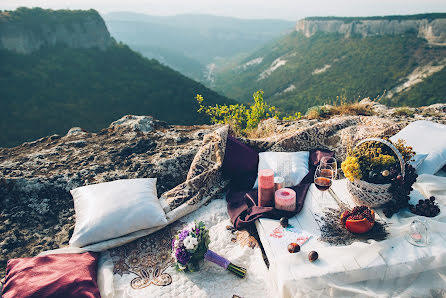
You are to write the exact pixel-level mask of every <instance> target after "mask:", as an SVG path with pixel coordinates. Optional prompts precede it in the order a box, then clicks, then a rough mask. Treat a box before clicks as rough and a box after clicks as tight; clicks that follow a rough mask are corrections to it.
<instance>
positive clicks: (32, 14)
mask: <svg viewBox="0 0 446 298" xmlns="http://www.w3.org/2000/svg"><path fill="white" fill-rule="evenodd" d="M111 42H112V39H111V37H110V33H109V32H108V30H107V27H106V26H105V23H104V20H103V19H102V18H101V16H100V15H99V14H98V13H97V12H96V11H94V10H89V11H65V10H64V11H51V10H43V9H38V8H34V9H28V8H19V9H18V10H16V11H12V12H3V13H0V48H4V49H7V50H11V51H15V52H18V53H22V54H29V53H32V52H34V51H37V50H39V49H40V48H42V47H45V46H54V45H59V44H60V45H65V46H68V47H72V48H100V49H105V48H107V47H108V46H109V45H110V44H111Z"/></svg>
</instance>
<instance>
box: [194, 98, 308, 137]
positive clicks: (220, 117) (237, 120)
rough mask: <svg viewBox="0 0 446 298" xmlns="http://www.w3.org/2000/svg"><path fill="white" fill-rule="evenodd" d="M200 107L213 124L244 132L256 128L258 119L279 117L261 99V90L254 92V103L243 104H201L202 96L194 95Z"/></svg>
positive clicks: (275, 110)
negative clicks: (226, 125)
mask: <svg viewBox="0 0 446 298" xmlns="http://www.w3.org/2000/svg"><path fill="white" fill-rule="evenodd" d="M195 99H196V100H197V102H198V104H199V105H200V108H199V109H198V111H197V112H198V113H205V114H206V115H209V116H211V122H212V123H214V124H229V125H231V127H232V128H233V129H234V131H236V132H238V133H241V134H246V132H248V131H250V130H253V129H255V128H257V126H258V125H259V123H260V121H262V120H265V119H268V118H274V119H280V118H279V116H280V112H279V111H278V110H277V108H276V107H275V106H270V105H268V104H267V103H266V102H265V101H264V100H263V90H258V91H256V92H254V94H253V99H254V104H252V105H249V106H245V105H243V104H235V105H229V106H228V105H218V104H217V105H215V106H205V105H203V101H204V98H203V96H201V95H200V94H197V96H195ZM300 117H301V113H296V114H295V115H291V116H286V117H284V118H283V120H295V119H299V118H300Z"/></svg>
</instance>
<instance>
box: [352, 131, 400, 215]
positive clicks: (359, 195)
mask: <svg viewBox="0 0 446 298" xmlns="http://www.w3.org/2000/svg"><path fill="white" fill-rule="evenodd" d="M370 141H375V142H380V143H383V144H385V145H386V146H388V147H389V148H390V149H392V151H393V152H395V154H396V156H397V157H398V160H399V162H400V166H401V175H402V176H403V178H404V174H405V169H406V166H405V162H404V158H403V156H402V155H401V153H400V152H399V151H398V149H396V147H395V146H394V145H393V144H392V143H390V142H388V141H386V140H383V139H378V138H370V139H365V140H362V141H361V142H359V143H358V144H357V145H356V147H357V146H359V145H361V144H363V143H365V142H370ZM390 185H391V184H390V183H387V184H374V183H370V182H366V181H363V180H358V179H355V180H354V181H350V180H348V182H347V189H348V192H349V193H350V195H351V196H352V199H353V201H354V202H355V203H356V204H357V205H366V206H368V207H373V208H374V207H379V206H382V205H384V204H385V203H387V202H389V201H390V200H392V194H391V193H390V192H389V188H390Z"/></svg>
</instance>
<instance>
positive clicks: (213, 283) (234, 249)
mask: <svg viewBox="0 0 446 298" xmlns="http://www.w3.org/2000/svg"><path fill="white" fill-rule="evenodd" d="M194 220H197V221H200V220H201V221H203V222H205V223H206V225H207V227H208V228H209V235H210V239H211V242H210V244H209V248H210V249H212V250H213V251H214V252H216V253H218V254H219V255H221V256H223V257H225V258H227V259H228V260H230V261H231V262H232V263H234V264H236V265H239V266H242V267H245V268H246V269H247V270H248V273H247V275H246V277H245V278H244V279H240V278H238V277H236V276H235V275H233V274H231V273H230V272H229V271H226V270H224V269H223V268H221V267H219V266H217V265H215V264H213V263H211V262H207V261H204V262H203V263H202V264H201V265H202V266H201V269H200V271H199V272H193V273H183V272H178V271H176V269H175V268H174V266H173V265H171V266H168V267H167V268H165V269H164V271H162V274H161V275H164V276H167V275H168V276H170V284H167V283H166V284H162V283H160V282H156V281H155V282H146V283H145V282H144V276H141V272H142V271H140V272H136V271H137V270H134V271H135V272H127V273H124V274H118V273H116V269H115V274H114V275H112V274H113V265H114V266H115V267H116V266H118V267H120V266H121V265H120V263H119V260H118V258H117V255H116V254H113V253H111V254H110V255H112V256H111V258H110V255H108V253H105V254H103V256H102V258H101V265H100V270H99V274H98V276H99V277H101V283H100V285H101V286H102V288H101V296H102V297H103V298H105V297H107V298H109V297H117V298H120V297H232V296H233V295H238V296H240V297H272V296H273V295H271V294H268V291H267V289H268V287H267V285H266V284H265V279H266V276H267V268H266V265H265V263H264V261H263V258H262V253H261V250H260V248H259V247H256V248H254V249H253V248H250V247H241V246H240V244H239V243H234V242H232V241H231V239H232V238H234V234H233V233H231V231H229V230H227V229H226V226H227V225H230V224H231V223H230V220H229V218H228V215H227V212H226V200H224V199H217V200H213V201H212V202H211V203H209V205H207V206H203V207H201V208H200V209H198V210H197V211H195V212H193V213H191V214H190V215H188V216H186V217H184V218H183V219H182V220H181V222H182V224H181V225H178V226H177V228H178V229H180V228H181V227H182V225H186V224H189V223H192V222H193V221H194ZM149 237H150V236H149ZM140 241H141V240H140ZM168 242H169V244H168V245H169V246H170V239H168ZM147 244H149V242H147ZM168 253H170V251H169V252H168ZM158 256H159V257H160V258H162V257H163V254H159V255H158ZM137 257H138V256H135V258H137ZM139 257H143V255H142V254H141V255H140V256H139ZM112 260H114V263H113V261H112ZM129 260H130V262H133V261H132V259H131V258H130V259H129ZM134 262H135V265H136V266H135V268H137V267H138V266H137V264H136V263H138V262H139V263H140V264H143V263H144V260H141V259H135V261H134ZM153 268H154V269H153V270H156V267H153ZM150 271H151V269H149V270H146V273H145V274H147V275H146V276H145V277H146V278H147V281H149V278H150V276H151V275H152V274H153V272H150ZM161 275H160V276H161ZM104 276H105V277H104ZM166 278H167V277H166ZM167 279H169V278H167ZM157 283H158V284H157Z"/></svg>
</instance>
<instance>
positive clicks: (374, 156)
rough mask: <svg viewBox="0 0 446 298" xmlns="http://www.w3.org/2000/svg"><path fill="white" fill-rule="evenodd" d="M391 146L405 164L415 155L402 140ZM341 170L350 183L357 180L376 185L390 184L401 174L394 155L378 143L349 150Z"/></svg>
mask: <svg viewBox="0 0 446 298" xmlns="http://www.w3.org/2000/svg"><path fill="white" fill-rule="evenodd" d="M387 141H389V140H387ZM389 142H390V141H389ZM393 145H394V146H395V147H396V148H397V149H398V151H399V152H400V153H401V155H402V156H403V158H404V161H405V163H407V162H409V161H410V160H411V158H412V157H413V156H414V154H415V153H414V152H413V150H412V147H410V146H406V145H405V143H404V141H402V140H398V142H396V143H393ZM341 168H342V171H343V172H344V176H345V177H346V178H348V179H349V180H350V181H353V180H355V179H358V180H364V181H367V182H370V183H377V184H385V183H390V182H391V180H392V179H395V178H396V177H397V176H398V175H400V174H401V168H400V164H399V161H398V158H397V156H396V155H395V153H394V152H393V151H392V149H390V148H389V147H387V146H386V145H384V144H383V143H379V142H367V143H364V144H361V145H359V146H358V147H356V148H354V149H351V150H349V152H348V155H347V158H346V159H345V160H344V161H343V162H342V164H341Z"/></svg>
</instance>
